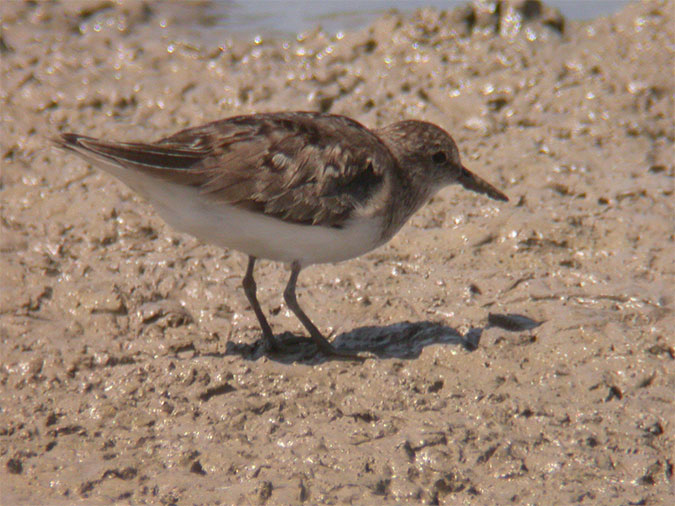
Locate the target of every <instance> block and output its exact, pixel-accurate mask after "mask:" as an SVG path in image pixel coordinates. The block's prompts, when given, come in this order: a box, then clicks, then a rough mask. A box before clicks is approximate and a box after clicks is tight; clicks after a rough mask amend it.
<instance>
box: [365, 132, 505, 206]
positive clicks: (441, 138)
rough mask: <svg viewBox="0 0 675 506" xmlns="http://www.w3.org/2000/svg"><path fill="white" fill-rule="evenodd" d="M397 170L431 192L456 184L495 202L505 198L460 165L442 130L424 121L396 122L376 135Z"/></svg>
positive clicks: (452, 142)
mask: <svg viewBox="0 0 675 506" xmlns="http://www.w3.org/2000/svg"><path fill="white" fill-rule="evenodd" d="M377 134H378V136H379V137H380V138H381V139H382V140H383V141H384V143H385V144H386V145H387V147H388V148H389V150H390V151H391V152H392V153H393V155H394V157H396V159H397V160H398V162H399V164H400V165H401V167H402V168H403V169H404V170H406V171H410V172H411V173H412V174H411V175H412V176H413V178H415V179H420V180H421V181H420V182H423V183H424V184H425V185H429V186H431V187H433V188H434V189H435V190H439V189H440V188H442V187H444V186H446V185H449V184H454V183H458V184H460V185H462V186H463V187H464V188H466V189H467V190H471V191H474V192H477V193H483V194H485V195H487V196H488V197H490V198H493V199H495V200H502V201H508V200H509V199H508V197H507V196H506V195H504V194H503V193H502V192H501V191H499V190H498V189H497V188H495V187H494V186H492V185H491V184H490V183H488V182H487V181H485V180H484V179H481V178H480V177H478V176H476V175H475V174H473V173H472V172H470V171H469V170H468V169H467V168H466V167H464V166H463V165H462V162H461V161H460V159H459V150H458V149H457V145H456V144H455V141H453V140H452V137H450V135H449V134H448V133H447V132H446V131H445V130H443V129H442V128H440V127H438V126H436V125H434V124H432V123H427V122H425V121H415V120H409V121H400V122H398V123H393V124H391V125H389V126H386V127H384V128H382V129H380V130H378V131H377Z"/></svg>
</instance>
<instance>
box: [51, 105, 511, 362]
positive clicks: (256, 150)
mask: <svg viewBox="0 0 675 506" xmlns="http://www.w3.org/2000/svg"><path fill="white" fill-rule="evenodd" d="M53 140H54V142H55V144H56V145H57V146H58V147H60V148H62V149H65V150H67V151H70V152H73V153H75V154H77V155H79V156H80V157H81V158H83V159H84V160H86V161H87V162H89V163H91V164H92V165H94V166H96V167H98V168H100V169H102V170H104V171H106V172H108V173H109V174H111V175H112V176H114V177H116V178H117V179H119V180H120V181H122V182H123V183H124V184H126V185H127V186H128V187H129V188H131V189H132V190H133V191H135V192H136V193H138V194H139V195H141V196H142V197H143V198H145V199H146V200H147V201H148V202H149V203H150V204H151V205H152V206H153V207H154V209H155V210H156V212H157V213H158V214H159V215H160V216H161V217H162V218H163V220H164V221H165V222H166V223H168V224H169V225H170V226H172V227H173V228H175V229H176V230H178V231H180V232H183V233H187V234H190V235H192V236H194V237H196V238H198V239H200V240H202V241H204V242H206V243H209V244H214V245H216V246H220V247H224V248H230V249H235V250H238V251H240V252H242V253H244V254H246V255H248V265H247V268H246V272H245V275H244V277H243V282H242V286H243V289H244V293H245V294H246V297H247V299H248V302H249V304H250V306H251V308H252V309H253V312H254V313H255V315H256V318H257V319H258V322H259V324H260V328H261V331H262V337H263V341H262V343H263V345H264V347H265V349H266V351H269V352H279V351H282V350H283V349H284V348H285V344H284V342H282V340H280V339H278V338H277V337H275V335H274V333H273V331H272V328H271V326H270V324H269V323H268V321H267V318H266V317H265V314H264V312H263V310H262V308H261V306H260V303H259V302H258V298H257V286H256V281H255V278H254V267H255V264H256V261H257V260H258V259H266V260H271V261H277V262H283V263H285V264H288V265H290V277H289V279H288V282H287V284H286V287H285V289H284V292H283V296H284V300H285V302H286V305H287V306H288V308H289V309H290V310H291V311H292V312H293V313H294V314H295V316H296V317H297V318H298V320H299V321H300V322H301V323H302V325H303V326H304V327H305V329H306V330H307V332H308V333H309V335H310V339H311V341H313V342H314V343H315V344H316V347H317V348H318V350H320V351H321V352H322V353H325V354H327V355H333V356H337V357H347V358H352V357H355V356H356V355H358V354H355V353H352V352H350V351H345V350H341V349H338V348H337V347H335V346H334V345H333V344H332V343H331V342H330V341H329V340H328V339H326V337H324V335H323V334H322V333H321V331H320V330H319V329H318V328H317V327H316V326H315V325H314V323H312V321H311V319H310V318H309V317H308V316H307V314H306V313H305V312H304V311H303V309H302V308H301V307H300V305H299V303H298V301H297V297H296V284H297V280H298V276H299V274H300V271H301V270H302V269H303V268H305V267H307V266H309V265H313V264H322V263H334V262H341V261H343V260H348V259H351V258H354V257H357V256H360V255H363V254H364V253H367V252H369V251H371V250H373V249H375V248H377V247H378V246H381V245H383V244H384V243H386V242H387V241H389V240H390V239H391V238H392V237H393V236H394V235H395V234H396V233H397V232H398V231H399V230H400V229H401V227H402V226H403V225H404V224H405V223H406V222H407V220H408V219H409V218H410V217H411V216H412V215H413V214H414V213H415V212H416V211H417V210H418V209H419V208H420V207H422V206H423V205H424V204H425V203H427V202H428V201H429V200H430V199H431V197H432V196H433V195H434V194H436V193H437V192H438V191H439V190H440V189H441V188H443V187H445V186H447V185H451V184H459V185H461V186H462V187H464V188H465V189H467V190H471V191H473V192H477V193H480V194H484V195H486V196H487V197H490V198H492V199H495V200H498V201H508V197H507V196H506V195H505V194H504V193H502V192H501V191H500V190H498V189H497V188H495V187H494V186H493V185H491V184H490V183H488V182H487V181H485V180H484V179H481V178H480V177H478V176H477V175H475V174H473V173H472V172H470V171H469V170H468V169H466V168H465V167H464V165H462V163H461V161H460V155H459V150H458V148H457V145H456V144H455V142H454V140H453V139H452V137H451V136H450V134H448V133H447V132H446V131H445V130H443V129H442V128H441V127H439V126H437V125H435V124H432V123H429V122H425V121H419V120H403V121H398V122H395V123H392V124H390V125H387V126H384V127H382V128H379V129H373V130H371V129H368V128H367V127H366V126H364V125H363V124H361V123H359V122H357V121H356V120H354V119H351V118H349V117H347V116H342V115H337V114H330V113H320V112H311V111H287V112H273V113H257V114H249V115H239V116H233V117H229V118H225V119H222V120H219V121H214V122H210V123H207V124H204V125H201V126H197V127H192V128H187V129H184V130H181V131H179V132H178V133H176V134H174V135H171V136H169V137H165V138H163V139H160V140H159V141H156V142H153V143H144V142H117V141H112V140H108V139H96V138H93V137H89V136H85V135H80V134H76V133H62V134H60V136H58V137H56V138H55V139H53Z"/></svg>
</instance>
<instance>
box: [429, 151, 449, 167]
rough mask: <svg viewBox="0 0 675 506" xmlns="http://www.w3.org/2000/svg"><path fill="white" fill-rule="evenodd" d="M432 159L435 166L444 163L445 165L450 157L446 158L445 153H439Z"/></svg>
mask: <svg viewBox="0 0 675 506" xmlns="http://www.w3.org/2000/svg"><path fill="white" fill-rule="evenodd" d="M431 159H432V160H433V162H434V163H435V164H437V165H440V164H442V163H445V162H446V160H447V159H448V157H447V156H445V153H443V151H437V152H436V153H434V154H433V155H432V156H431Z"/></svg>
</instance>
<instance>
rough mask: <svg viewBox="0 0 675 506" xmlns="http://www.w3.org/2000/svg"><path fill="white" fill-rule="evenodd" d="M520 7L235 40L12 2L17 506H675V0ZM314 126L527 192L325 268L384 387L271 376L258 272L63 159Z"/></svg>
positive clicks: (6, 30) (170, 15)
mask: <svg viewBox="0 0 675 506" xmlns="http://www.w3.org/2000/svg"><path fill="white" fill-rule="evenodd" d="M110 5H113V6H112V7H111V6H110ZM509 5H511V4H506V3H505V4H503V5H502V9H501V11H500V12H499V13H497V14H495V13H491V12H489V11H487V10H485V9H481V8H478V7H467V8H464V9H459V10H456V11H453V12H449V13H441V12H438V11H434V10H423V11H420V12H418V13H417V14H415V15H413V16H408V17H404V16H400V15H397V14H391V15H388V16H386V17H383V18H381V19H379V20H378V21H377V22H375V23H374V24H373V25H372V26H370V27H369V28H367V29H364V30H362V31H359V32H357V33H344V34H340V35H339V36H337V37H336V36H328V35H326V34H324V33H322V32H321V31H318V30H317V31H315V32H311V33H307V34H304V35H301V36H298V37H297V39H293V40H287V41H283V40H281V41H279V40H264V39H257V40H220V41H213V40H211V41H208V42H205V41H204V37H200V34H199V33H195V31H194V29H192V28H190V27H191V26H192V27H193V26H194V23H195V22H196V20H198V19H199V18H198V16H197V17H193V18H190V19H186V17H187V16H195V14H194V12H195V11H197V9H196V8H192V9H187V10H185V9H183V10H181V9H180V8H179V7H176V8H173V9H172V10H167V9H168V8H169V7H168V4H154V3H152V4H150V3H149V4H147V5H146V4H145V3H142V2H128V3H124V4H123V5H122V6H119V5H117V3H114V4H111V3H110V2H103V1H86V2H74V1H68V2H64V3H62V4H59V3H56V2H54V3H43V2H37V3H34V4H30V3H21V2H2V7H1V11H2V25H3V26H2V39H1V40H0V59H1V66H2V89H1V100H2V103H1V104H0V114H2V129H3V133H2V137H1V139H0V160H2V176H1V180H0V199H1V201H0V206H1V208H0V236H1V239H2V242H1V244H0V277H1V278H0V279H1V290H0V337H1V340H0V356H1V357H2V358H1V367H0V443H1V444H0V488H1V489H2V492H1V493H0V501H2V504H8V505H9V504H12V505H14V504H38V503H41V504H74V503H80V502H82V503H86V504H108V503H111V502H119V503H122V504H124V503H130V504H131V503H133V504H138V503H162V504H215V503H218V502H219V503H220V504H263V503H267V504H291V503H293V504H297V503H301V502H304V503H306V504H317V503H320V504H323V503H327V504H344V503H353V504H368V503H370V504H374V503H391V504H405V503H411V504H418V503H425V504H460V503H462V504H464V503H472V504H507V503H511V504H525V503H526V504H553V503H556V504H572V503H581V504H613V505H614V504H645V505H652V504H666V503H669V502H670V501H669V500H668V498H669V497H670V500H672V498H673V496H674V495H675V489H674V487H675V481H674V480H675V479H674V478H673V466H674V465H675V461H674V460H673V454H674V452H675V449H674V446H675V445H674V441H675V438H674V435H673V430H674V429H675V406H674V395H673V392H674V391H675V350H674V346H675V337H674V332H673V329H674V328H675V317H674V316H673V305H674V303H675V302H674V294H673V286H675V259H674V255H673V251H674V245H673V236H674V212H673V202H674V199H673V186H674V179H673V178H674V176H675V173H674V172H675V168H674V161H673V160H674V157H675V152H674V148H673V145H674V142H673V141H674V137H675V132H674V130H675V129H674V126H673V111H674V104H673V94H674V91H675V85H674V82H673V72H672V69H673V65H674V63H675V62H674V55H673V47H675V46H674V44H675V40H674V39H675V37H674V34H673V31H674V27H675V15H674V10H675V3H673V2H664V3H660V2H647V3H641V4H633V5H629V6H628V7H627V8H625V9H624V10H623V11H622V12H620V13H618V14H616V15H615V16H612V17H610V18H602V19H597V20H594V21H592V22H590V23H585V24H581V23H575V22H569V21H567V20H564V19H563V18H562V17H560V16H559V15H558V14H557V13H555V12H553V11H550V10H549V9H547V8H545V7H544V8H542V9H536V8H531V9H529V10H528V11H519V10H518V9H516V8H515V7H513V6H512V5H511V6H509ZM530 6H531V7H532V6H536V4H534V3H530ZM286 109H309V110H324V111H330V112H334V113H340V114H346V115H349V116H351V117H353V118H355V119H357V120H359V121H361V122H362V123H364V124H366V125H368V126H373V127H375V126H381V125H384V124H387V123H389V122H392V121H397V120H399V119H403V118H416V119H424V120H428V121H432V122H435V123H438V124H439V125H441V126H442V127H444V128H445V129H447V130H448V131H449V132H451V133H452V135H453V137H454V138H455V140H456V141H457V143H458V145H459V147H460V151H461V153H462V156H463V159H464V161H465V164H466V165H467V166H468V167H469V168H471V169H472V170H473V171H475V172H476V173H477V174H479V175H481V176H482V177H485V178H486V179H488V180H490V181H492V182H494V183H495V184H496V185H497V186H498V187H500V188H501V189H503V190H504V191H505V192H506V193H507V194H508V195H509V196H510V197H511V203H509V204H507V205H500V204H499V203H495V202H493V201H488V200H487V199H484V198H481V197H478V196H476V195H473V194H469V193H468V192H465V191H462V190H461V189H458V188H448V189H446V190H444V191H443V192H442V193H441V194H439V196H438V197H436V198H435V199H434V200H433V201H432V202H431V204H430V205H428V206H427V207H425V208H424V209H423V210H421V211H420V212H419V213H418V214H417V215H416V216H415V217H414V218H413V219H412V220H411V223H410V224H408V225H407V226H406V227H405V228H404V229H403V231H402V232H401V233H400V234H399V235H398V236H397V237H396V238H394V240H393V241H392V242H391V243H390V244H388V245H387V246H385V247H382V248H380V249H379V250H377V251H375V252H372V253H371V254H368V255H366V256H364V257H361V258H359V259H356V260H352V261H349V262H345V263H342V264H338V265H326V266H317V267H312V268H309V269H307V270H306V271H305V272H303V275H302V277H301V282H300V285H299V287H298V294H299V298H300V301H301V304H302V305H303V306H304V308H305V309H306V310H307V312H308V313H309V314H310V315H311V316H312V318H313V319H314V321H315V323H316V324H317V325H318V326H319V327H320V328H321V329H323V330H324V331H326V332H330V333H331V335H332V336H334V337H335V338H337V339H338V340H344V341H352V342H354V343H356V345H357V346H361V347H362V348H363V349H373V350H374V351H375V352H376V353H377V354H378V355H379V358H378V359H372V360H368V361H366V362H365V363H364V364H353V363H344V362H339V361H338V362H336V361H322V360H319V359H317V358H316V357H312V356H303V355H302V354H299V355H298V356H289V357H284V358H283V359H279V358H274V357H261V356H259V355H258V354H256V353H254V352H253V351H252V350H253V346H252V345H253V344H254V343H255V342H256V341H257V340H258V339H259V338H260V334H259V330H258V326H257V322H256V320H255V317H254V315H253V313H252V312H251V311H250V309H249V307H248V304H247V302H246V298H245V296H244V294H243V291H242V290H241V288H240V283H241V276H242V274H243V270H244V267H245V258H244V257H243V255H241V254H239V253H237V252H232V251H224V250H220V249H218V248H214V247H210V246H205V245H203V244H201V243H199V242H198V241H196V240H194V239H192V238H189V237H185V236H182V235H180V234H178V233H177V232H175V231H173V230H171V229H169V228H168V227H167V226H165V225H164V224H163V223H162V222H161V220H160V219H159V218H158V217H157V216H156V215H155V214H154V213H153V211H152V210H151V208H150V207H149V206H148V205H147V204H146V203H145V202H143V201H142V199H140V198H138V197H136V196H135V195H133V194H132V193H131V192H130V190H128V189H127V188H126V187H124V186H123V185H122V184H121V183H118V182H117V181H115V180H114V179H112V178H111V177H109V176H107V175H105V174H102V173H100V172H99V171H97V170H95V169H92V168H91V167H89V166H88V165H87V164H85V163H83V162H81V161H79V160H77V159H75V158H74V157H72V156H70V155H67V154H64V153H61V152H58V151H56V150H54V149H52V148H51V147H50V146H49V143H48V141H47V139H48V138H49V137H50V136H52V135H54V134H55V133H57V132H59V131H76V132H80V133H85V134H88V135H93V136H103V137H110V138H116V139H127V140H148V141H149V140H154V139H158V138H160V137H162V136H165V135H168V134H170V133H173V132H175V131H177V130H179V129H181V128H183V127H186V126H190V125H197V124H199V123H202V122H205V121H209V120H215V119H218V118H221V117H225V116H230V115H235V114H243V113H249V112H261V111H276V110H286ZM259 272H260V274H259V297H260V299H261V303H262V305H263V307H264V308H265V310H266V311H269V312H271V314H272V323H273V326H274V328H275V330H276V331H277V332H283V331H284V330H290V331H293V332H296V333H298V334H302V329H301V327H300V325H299V323H298V322H297V321H296V320H295V319H294V318H293V317H292V315H291V314H290V313H289V312H288V311H287V309H286V307H285V305H283V303H282V297H281V290H282V289H283V286H284V283H285V279H286V277H287V275H288V274H287V271H286V270H285V269H284V267H283V266H280V265H276V264H271V263H266V262H263V263H262V264H261V267H260V271H259ZM489 313H498V314H505V313H518V314H522V315H526V316H528V317H529V318H532V319H534V320H537V321H541V322H543V324H542V325H541V326H539V327H537V328H536V329H532V330H523V331H515V332H514V331H507V330H503V329H500V328H496V327H491V328H488V327H487V325H486V324H487V318H488V314H489ZM469 329H474V330H473V332H474V333H475V332H477V331H480V330H482V338H481V341H480V344H479V346H478V348H477V349H476V350H475V351H469V350H467V349H465V347H463V346H461V345H459V344H458V342H459V338H458V336H459V335H460V334H465V333H466V332H467V331H469ZM378 336H381V337H382V340H381V341H378ZM378 343H379V345H378Z"/></svg>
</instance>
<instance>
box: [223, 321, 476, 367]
mask: <svg viewBox="0 0 675 506" xmlns="http://www.w3.org/2000/svg"><path fill="white" fill-rule="evenodd" d="M483 330H484V328H480V327H479V328H472V329H470V330H469V331H468V332H467V333H466V334H465V335H462V334H461V333H460V332H458V331H457V330H455V329H453V328H451V327H447V326H445V325H441V324H440V323H434V322H429V321H423V322H413V323H411V322H402V323H395V324H393V325H387V326H372V327H359V328H357V329H353V330H351V331H349V332H344V333H342V334H340V335H338V336H337V337H336V338H335V339H334V340H333V346H335V348H336V349H337V350H338V351H340V352H347V353H364V352H365V353H367V354H368V355H371V356H375V357H379V358H400V359H414V358H417V357H419V355H420V354H421V353H422V350H423V349H424V348H425V347H426V346H430V345H432V344H455V345H460V346H463V347H464V348H465V349H467V350H469V351H473V350H475V349H476V348H477V347H478V343H479V341H480V336H481V334H482V332H483ZM277 339H278V340H279V341H281V342H284V341H288V342H289V343H290V344H287V345H284V346H283V348H284V349H283V350H282V351H278V352H277V351H274V352H268V351H266V350H265V347H264V346H263V341H262V339H260V340H258V341H256V342H254V343H251V344H245V343H234V342H228V343H227V348H226V351H225V355H239V356H241V357H242V358H244V359H247V360H257V359H259V358H260V357H261V356H266V357H267V358H269V359H270V360H274V361H276V362H280V363H284V364H290V363H306V364H314V365H315V364H320V363H324V362H331V361H334V360H345V357H340V356H333V355H327V354H325V353H322V352H321V351H319V349H318V348H317V346H316V345H315V344H314V343H313V342H312V341H311V340H310V339H309V338H306V339H298V338H297V337H296V336H293V335H292V334H289V333H285V334H282V335H280V336H277ZM347 360H348V359H347Z"/></svg>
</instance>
